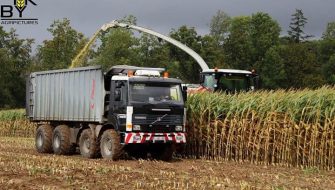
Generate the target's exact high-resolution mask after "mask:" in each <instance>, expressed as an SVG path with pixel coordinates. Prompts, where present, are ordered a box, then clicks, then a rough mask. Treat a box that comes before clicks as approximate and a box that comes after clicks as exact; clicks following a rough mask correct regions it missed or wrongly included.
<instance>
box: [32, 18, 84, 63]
mask: <svg viewBox="0 0 335 190" xmlns="http://www.w3.org/2000/svg"><path fill="white" fill-rule="evenodd" d="M47 30H48V32H50V33H51V35H52V39H51V40H45V41H44V42H43V44H42V45H39V46H38V53H37V56H38V58H39V62H40V63H39V64H40V67H41V69H43V70H48V69H62V68H68V67H69V66H70V65H71V61H72V59H73V58H74V57H75V56H76V55H77V53H78V52H79V51H80V50H81V49H82V48H83V47H84V45H85V44H86V42H87V39H86V38H85V37H84V35H83V34H82V33H80V32H77V31H76V30H75V29H73V28H72V27H71V25H70V20H68V19H66V18H64V19H62V20H56V21H54V22H53V23H52V24H51V25H50V27H49V28H48V29H47Z"/></svg>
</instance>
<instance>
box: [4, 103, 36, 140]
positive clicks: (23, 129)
mask: <svg viewBox="0 0 335 190" xmlns="http://www.w3.org/2000/svg"><path fill="white" fill-rule="evenodd" d="M35 129H36V125H35V124H33V123H30V122H29V121H28V120H27V119H26V118H25V111H24V110H23V109H20V110H5V111H0V136H16V137H33V136H34V133H35Z"/></svg>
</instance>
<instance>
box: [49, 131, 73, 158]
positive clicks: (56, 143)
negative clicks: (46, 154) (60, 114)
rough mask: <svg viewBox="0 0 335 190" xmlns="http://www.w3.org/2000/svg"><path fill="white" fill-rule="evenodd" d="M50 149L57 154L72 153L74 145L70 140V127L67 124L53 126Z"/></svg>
mask: <svg viewBox="0 0 335 190" xmlns="http://www.w3.org/2000/svg"><path fill="white" fill-rule="evenodd" d="M52 149H53V151H54V153H55V154H58V155H68V154H71V153H73V151H74V146H73V145H72V143H71V141H70V128H69V127H68V126H66V125H59V126H57V127H56V128H55V130H54V133H53V136H52Z"/></svg>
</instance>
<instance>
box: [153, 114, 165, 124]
mask: <svg viewBox="0 0 335 190" xmlns="http://www.w3.org/2000/svg"><path fill="white" fill-rule="evenodd" d="M167 115H168V114H165V115H163V116H162V117H157V119H156V120H155V121H154V122H152V123H151V125H152V124H155V123H157V122H159V121H162V119H163V118H164V117H166V116H167Z"/></svg>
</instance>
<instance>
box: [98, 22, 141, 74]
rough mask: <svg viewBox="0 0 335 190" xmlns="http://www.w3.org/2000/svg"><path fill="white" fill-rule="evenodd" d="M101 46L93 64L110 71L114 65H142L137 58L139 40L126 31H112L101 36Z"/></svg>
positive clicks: (117, 29)
mask: <svg viewBox="0 0 335 190" xmlns="http://www.w3.org/2000/svg"><path fill="white" fill-rule="evenodd" d="M100 40H101V46H100V47H99V48H98V50H97V52H96V56H95V58H94V60H93V62H92V63H94V64H99V65H102V66H103V68H104V69H105V70H106V69H109V68H110V67H111V66H113V65H141V63H140V62H138V60H136V56H137V50H138V49H137V48H136V47H137V46H138V39H136V38H135V37H134V36H133V34H132V32H130V31H129V30H125V29H120V28H116V29H112V30H110V31H109V32H108V33H105V34H103V35H101V37H100Z"/></svg>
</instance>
